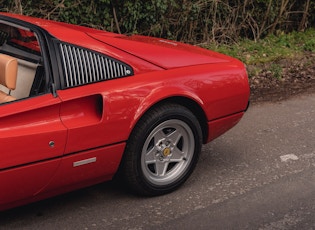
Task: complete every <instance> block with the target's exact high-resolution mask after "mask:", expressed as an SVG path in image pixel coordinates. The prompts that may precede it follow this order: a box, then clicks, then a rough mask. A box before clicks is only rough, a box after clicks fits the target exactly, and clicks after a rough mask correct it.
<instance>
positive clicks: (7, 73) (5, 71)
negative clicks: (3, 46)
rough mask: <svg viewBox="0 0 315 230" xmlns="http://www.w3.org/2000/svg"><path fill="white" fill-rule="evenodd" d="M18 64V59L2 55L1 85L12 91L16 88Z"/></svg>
mask: <svg viewBox="0 0 315 230" xmlns="http://www.w3.org/2000/svg"><path fill="white" fill-rule="evenodd" d="M17 70H18V62H17V59H16V58H13V57H11V56H8V55H5V54H0V84H1V85H4V86H5V87H7V88H8V89H10V90H13V89H15V87H16V78H17Z"/></svg>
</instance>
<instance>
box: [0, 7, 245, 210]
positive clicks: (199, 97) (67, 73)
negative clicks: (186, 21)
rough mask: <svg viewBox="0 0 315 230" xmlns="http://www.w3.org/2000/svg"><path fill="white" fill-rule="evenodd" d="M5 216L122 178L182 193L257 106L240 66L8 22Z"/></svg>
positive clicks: (15, 18) (1, 173) (172, 45)
mask: <svg viewBox="0 0 315 230" xmlns="http://www.w3.org/2000/svg"><path fill="white" fill-rule="evenodd" d="M0 84H1V86H0V151H1V153H0V186H1V188H0V210H4V209H7V208H12V207H15V206H18V205H22V204H26V203H29V202H33V201H36V200H40V199H44V198H47V197H50V196H54V195H57V194H61V193H64V192H68V191H71V190H74V189H78V188H82V187H85V186H90V185H93V184H96V183H100V182H103V181H106V180H110V179H112V178H113V176H114V175H115V174H117V173H118V174H119V175H122V177H123V180H122V181H123V183H125V184H126V185H128V187H129V188H130V189H131V191H134V192H136V193H138V194H141V195H147V196H152V195H160V194H165V193H168V192H171V191H173V190H174V189H176V188H178V187H179V186H180V185H181V184H183V183H184V181H185V180H186V179H187V178H188V177H189V175H190V174H191V173H192V171H193V169H194V167H195V165H196V163H197V160H198V155H199V153H200V151H201V146H202V144H205V143H207V142H209V141H211V140H213V139H214V138H216V137H218V136H220V135H221V134H223V133H224V132H226V131H227V130H229V129H230V128H232V127H233V126H234V125H235V124H236V123H237V122H238V121H239V120H240V119H241V117H242V116H243V114H244V112H245V111H246V109H247V106H248V100H249V86H248V78H247V73H246V69H245V67H244V64H243V63H241V62H240V61H238V60H236V59H234V58H231V57H227V56H225V55H222V54H218V53H215V52H212V51H209V50H205V49H201V48H198V47H195V46H190V45H185V44H182V43H179V42H175V41H169V40H165V39H162V38H150V37H144V36H137V35H134V36H125V35H120V34H115V33H110V32H105V31H100V30H95V29H91V28H85V27H80V26H75V25H69V24H65V23H60V22H54V21H49V20H43V19H37V18H31V17H26V16H21V15H14V14H8V13H0Z"/></svg>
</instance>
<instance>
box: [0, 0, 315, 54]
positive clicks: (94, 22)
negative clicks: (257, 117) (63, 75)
mask: <svg viewBox="0 0 315 230" xmlns="http://www.w3.org/2000/svg"><path fill="white" fill-rule="evenodd" d="M0 10H1V11H6V12H14V13H19V14H25V15H31V16H36V17H41V18H48V19H53V20H58V21H64V22H69V23H73V24H80V25H86V26H91V27H96V28H101V29H106V30H108V31H113V32H121V33H126V34H129V33H139V34H144V35H152V36H158V37H165V38H170V39H176V40H181V41H185V42H191V43H195V44H196V43H210V42H216V43H217V42H219V43H231V42H235V41H238V40H239V38H249V39H252V40H255V41H256V40H259V39H260V38H262V37H265V36H267V35H270V34H279V33H282V32H285V33H287V32H291V31H294V30H295V31H304V30H305V29H307V28H309V27H310V26H311V25H314V22H315V2H314V1H311V0H246V1H243V0H191V1H188V0H148V1H141V0H125V1H119V0H23V1H22V0H15V1H12V0H0ZM311 46H312V44H308V45H307V49H309V48H312V47H311ZM312 49H313V48H312Z"/></svg>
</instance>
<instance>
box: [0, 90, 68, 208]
mask: <svg viewBox="0 0 315 230" xmlns="http://www.w3.org/2000/svg"><path fill="white" fill-rule="evenodd" d="M59 111H60V99H58V98H54V97H53V96H52V95H50V94H47V95H43V96H38V97H34V98H29V99H26V100H21V101H15V102H13V103H10V104H2V105H0V185H1V189H0V209H1V207H2V206H3V205H5V204H8V203H10V202H13V201H17V200H22V199H25V198H30V197H32V196H34V195H35V194H37V193H38V192H40V191H41V189H42V188H43V187H45V186H46V185H47V184H48V183H49V182H50V180H51V179H52V177H53V175H54V174H55V173H56V171H57V169H58V167H59V164H60V162H61V158H60V157H61V156H62V155H63V153H64V148H65V144H66V138H67V129H66V128H65V127H64V126H63V124H62V123H61V121H60V117H59Z"/></svg>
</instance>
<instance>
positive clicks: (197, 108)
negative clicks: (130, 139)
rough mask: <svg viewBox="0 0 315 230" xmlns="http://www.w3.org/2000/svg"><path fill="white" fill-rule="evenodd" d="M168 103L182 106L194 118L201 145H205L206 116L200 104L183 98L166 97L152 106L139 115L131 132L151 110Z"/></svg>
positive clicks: (206, 133)
mask: <svg viewBox="0 0 315 230" xmlns="http://www.w3.org/2000/svg"><path fill="white" fill-rule="evenodd" d="M169 103H173V104H179V105H181V106H184V107H186V108H187V109H188V110H190V111H191V112H192V113H193V114H194V115H195V116H196V118H197V120H198V121H199V124H200V127H201V130H202V141H203V143H206V140H207V138H208V124H207V117H206V114H205V112H204V110H203V109H202V107H201V105H200V104H198V103H197V102H196V101H195V100H193V99H191V98H188V97H184V96H173V97H168V98H164V99H162V100H160V101H157V102H155V103H154V104H152V105H151V106H150V107H149V108H148V109H147V110H146V111H144V112H143V113H142V114H141V116H140V117H139V119H138V120H137V122H136V123H135V124H134V126H133V128H132V131H133V129H134V128H135V127H136V125H137V123H138V122H139V121H140V120H141V118H142V117H143V116H144V115H145V114H147V113H150V111H151V110H153V109H154V108H156V107H159V106H161V105H162V104H169ZM132 131H131V133H132Z"/></svg>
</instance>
